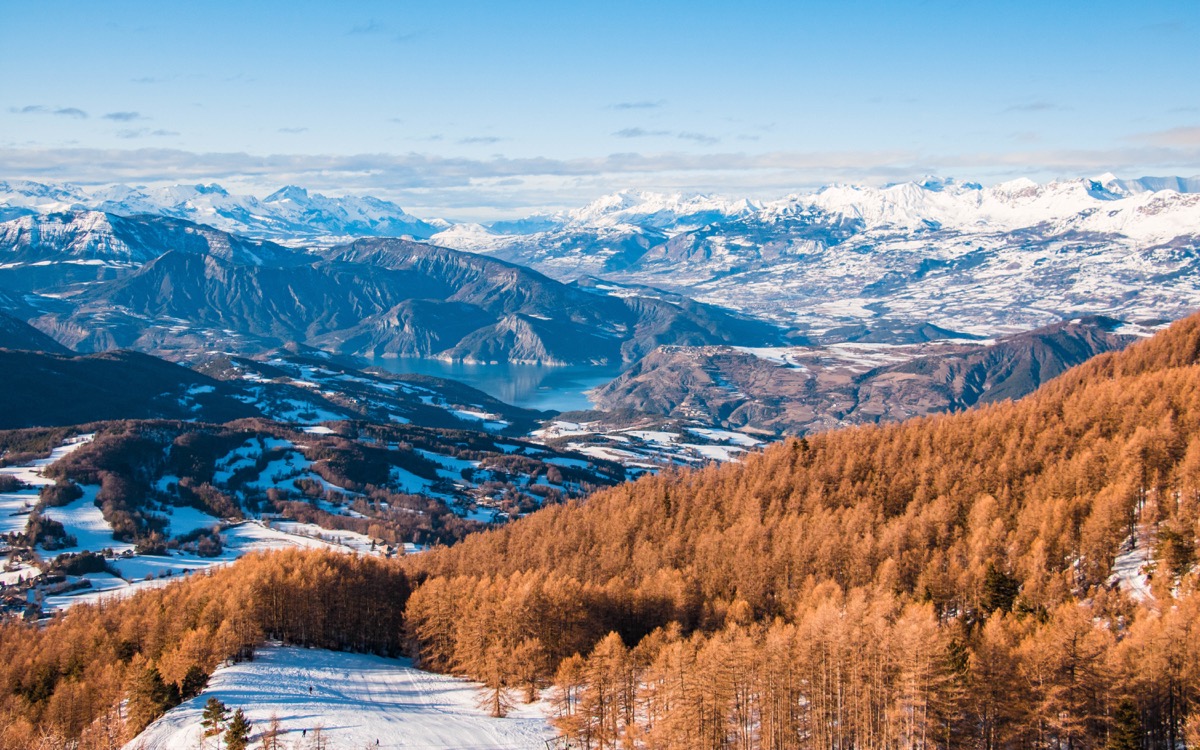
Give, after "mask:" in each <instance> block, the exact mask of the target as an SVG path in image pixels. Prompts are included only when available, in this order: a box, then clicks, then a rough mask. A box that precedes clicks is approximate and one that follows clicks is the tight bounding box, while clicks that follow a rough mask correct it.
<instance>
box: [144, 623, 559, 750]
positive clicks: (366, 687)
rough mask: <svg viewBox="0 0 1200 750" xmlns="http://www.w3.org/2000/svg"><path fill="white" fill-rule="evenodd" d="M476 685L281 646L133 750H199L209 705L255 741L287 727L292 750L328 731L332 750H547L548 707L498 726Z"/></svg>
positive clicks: (232, 669)
mask: <svg viewBox="0 0 1200 750" xmlns="http://www.w3.org/2000/svg"><path fill="white" fill-rule="evenodd" d="M477 696H478V692H477V690H476V685H475V684H474V683H470V682H467V681H465V680H460V679H456V678H453V677H448V676H445V675H437V674H433V673H430V672H424V671H421V670H419V669H414V668H413V667H412V665H411V663H410V662H409V661H408V660H406V659H387V658H384V657H379V656H369V655H364V654H348V653H337V652H332V651H323V650H320V649H302V648H291V647H279V646H271V647H266V648H262V649H259V650H258V652H257V653H256V655H255V659H254V661H251V662H243V663H241V664H233V665H230V666H226V667H222V668H220V669H218V670H217V671H216V673H215V674H213V676H212V679H211V680H209V683H208V687H207V688H205V690H204V692H203V693H201V694H200V695H198V696H196V697H195V698H192V699H191V700H188V701H186V702H184V703H183V704H182V705H180V706H178V707H177V708H174V709H172V710H171V711H169V712H167V714H166V715H164V716H162V717H161V718H159V719H158V720H157V721H155V722H154V723H153V724H151V725H150V726H149V727H147V729H146V731H145V732H143V733H142V734H141V735H140V736H139V737H138V738H137V739H135V740H134V741H132V742H130V743H129V744H128V745H126V746H125V747H126V750H135V749H137V748H144V749H145V750H192V748H195V747H197V744H198V741H199V736H200V731H201V727H200V715H201V712H202V710H203V706H204V704H205V702H207V701H208V699H209V698H210V697H215V698H217V699H218V700H220V701H222V702H224V703H225V704H226V705H227V706H228V707H229V709H230V711H233V710H234V709H237V708H241V709H242V710H244V711H245V712H246V716H247V717H248V718H249V719H250V721H251V723H252V724H253V727H252V729H251V734H252V737H253V738H254V739H253V740H252V741H257V737H258V736H259V735H260V733H261V732H262V731H263V730H264V729H265V728H266V727H267V725H268V723H269V722H270V719H271V717H272V715H274V716H275V717H277V718H278V720H279V724H280V728H281V729H282V730H283V732H284V734H283V735H282V739H283V740H284V741H285V742H287V743H288V745H289V746H292V745H293V744H294V743H298V742H300V741H302V740H304V739H307V740H309V741H311V738H312V735H313V730H314V729H315V728H316V727H317V726H321V727H322V734H323V736H324V737H325V738H326V739H328V740H329V748H330V749H331V750H334V749H337V750H351V749H357V748H368V747H376V746H377V745H376V742H378V747H380V748H384V749H389V748H390V749H395V748H414V749H416V748H420V749H422V750H434V749H436V748H455V749H457V750H518V749H522V748H528V749H529V750H545V747H546V745H545V740H547V739H549V738H551V737H553V736H554V731H553V729H552V728H551V727H550V726H549V723H548V722H547V721H546V718H545V710H546V706H545V704H544V703H536V704H533V705H531V706H524V705H519V706H518V708H517V710H515V711H514V712H513V713H512V714H510V715H509V716H508V717H507V718H503V719H495V718H492V717H490V716H488V715H487V714H486V712H485V711H483V710H481V709H480V708H478V707H477V705H476V701H477Z"/></svg>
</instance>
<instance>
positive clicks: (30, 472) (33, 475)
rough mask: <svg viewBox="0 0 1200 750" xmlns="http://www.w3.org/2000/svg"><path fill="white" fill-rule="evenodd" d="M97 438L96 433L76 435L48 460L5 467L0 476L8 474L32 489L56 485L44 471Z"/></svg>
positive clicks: (42, 459)
mask: <svg viewBox="0 0 1200 750" xmlns="http://www.w3.org/2000/svg"><path fill="white" fill-rule="evenodd" d="M95 438H96V433H94V432H89V433H88V434H86V435H76V436H75V437H73V438H70V439H68V440H67V441H66V442H65V443H63V444H62V445H60V446H58V447H57V448H55V449H54V450H52V451H50V455H49V456H47V457H46V458H39V459H36V460H33V461H30V462H29V463H27V464H22V465H20V466H5V467H4V468H0V474H8V475H9V476H14V477H16V478H17V479H18V480H20V481H22V482H24V483H25V484H28V485H30V486H32V487H42V486H44V485H47V484H54V480H53V479H47V478H46V477H44V476H42V470H43V469H45V468H46V467H47V466H49V465H50V464H52V463H54V462H55V461H57V460H58V459H60V458H62V457H64V456H67V455H69V454H71V453H74V452H75V451H77V450H79V449H80V448H82V447H83V446H85V445H87V444H88V443H90V442H92V440H94V439H95Z"/></svg>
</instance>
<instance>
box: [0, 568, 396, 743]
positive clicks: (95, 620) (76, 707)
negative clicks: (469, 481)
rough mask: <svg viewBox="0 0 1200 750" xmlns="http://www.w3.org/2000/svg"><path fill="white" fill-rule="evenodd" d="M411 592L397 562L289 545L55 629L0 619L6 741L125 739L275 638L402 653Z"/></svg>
mask: <svg viewBox="0 0 1200 750" xmlns="http://www.w3.org/2000/svg"><path fill="white" fill-rule="evenodd" d="M408 590H409V584H408V579H407V578H406V576H405V575H404V574H403V573H401V572H400V571H399V570H398V568H397V566H396V565H395V564H393V563H390V562H388V561H384V560H380V559H377V558H363V557H355V556H351V555H342V554H337V553H333V552H315V551H306V552H301V551H282V552H276V553H272V554H253V555H249V556H247V557H244V558H242V559H241V560H239V561H238V562H237V563H235V564H234V565H232V566H230V567H228V568H223V569H220V570H217V571H215V572H212V573H209V574H198V575H194V576H192V577H191V578H189V579H188V580H186V581H180V582H178V583H175V584H172V585H170V586H167V587H165V588H163V589H158V590H151V591H145V592H142V593H139V594H138V595H136V596H134V597H132V598H130V599H126V600H122V601H117V602H112V603H105V604H102V605H98V606H88V605H79V606H76V607H74V608H72V609H71V610H70V611H69V612H67V613H66V614H63V615H60V616H58V617H56V618H55V619H54V620H53V621H52V622H50V623H49V624H47V625H42V626H38V625H27V624H21V623H16V622H6V623H4V624H0V749H2V750H26V749H27V748H32V747H39V746H42V747H62V748H66V747H75V748H78V749H79V750H90V749H95V750H100V749H101V748H105V749H107V748H113V747H119V746H120V744H121V743H123V742H125V741H127V740H129V739H131V738H133V737H134V736H136V735H137V734H138V733H139V732H140V731H141V730H142V729H143V728H145V726H146V725H147V724H149V723H150V721H152V720H153V719H155V718H156V717H157V716H159V715H160V714H161V713H163V712H164V711H165V710H167V709H168V708H170V707H171V706H172V705H174V704H176V703H178V702H179V701H180V700H182V699H184V698H186V697H188V696H190V695H194V694H195V693H197V692H198V691H199V690H200V689H201V688H202V687H203V686H204V684H205V682H206V680H207V676H208V675H209V674H211V673H212V671H213V670H214V669H215V668H216V667H217V666H218V665H219V664H221V663H222V662H224V661H227V660H230V659H244V658H250V657H251V656H252V654H253V647H254V646H255V645H258V644H260V643H262V642H263V641H264V640H267V639H270V640H278V641H282V642H284V643H291V644H296V645H302V646H312V647H317V648H330V649H339V650H353V651H362V652H373V653H379V654H384V655H396V654H398V653H399V651H400V649H401V647H402V645H403V632H404V627H403V609H404V604H405V601H406V599H407V595H408ZM76 743H78V744H76Z"/></svg>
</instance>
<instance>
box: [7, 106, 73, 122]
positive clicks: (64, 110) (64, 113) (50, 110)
mask: <svg viewBox="0 0 1200 750" xmlns="http://www.w3.org/2000/svg"><path fill="white" fill-rule="evenodd" d="M10 111H11V112H15V113H17V114H21V115H58V116H59V117H74V118H77V119H80V120H85V119H87V116H88V113H87V112H84V111H83V110H82V109H79V108H78V107H47V106H45V105H43V104H29V105H26V106H24V107H13V108H12V109H11V110H10Z"/></svg>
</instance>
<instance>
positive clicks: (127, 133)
mask: <svg viewBox="0 0 1200 750" xmlns="http://www.w3.org/2000/svg"><path fill="white" fill-rule="evenodd" d="M172 135H179V133H178V132H177V131H174V130H162V129H156V130H151V129H150V128H130V129H126V130H118V131H117V137H118V138H126V139H129V138H163V137H167V136H172Z"/></svg>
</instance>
